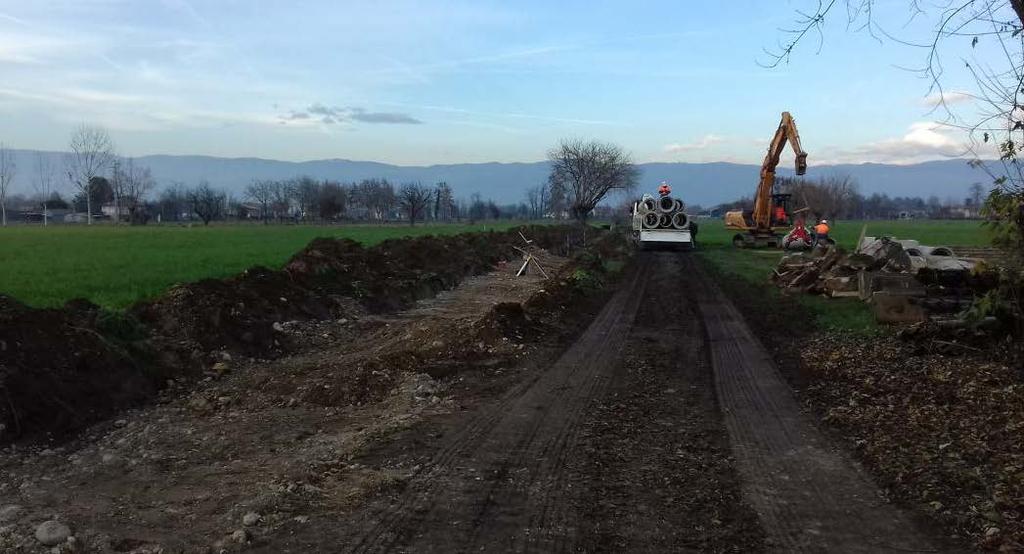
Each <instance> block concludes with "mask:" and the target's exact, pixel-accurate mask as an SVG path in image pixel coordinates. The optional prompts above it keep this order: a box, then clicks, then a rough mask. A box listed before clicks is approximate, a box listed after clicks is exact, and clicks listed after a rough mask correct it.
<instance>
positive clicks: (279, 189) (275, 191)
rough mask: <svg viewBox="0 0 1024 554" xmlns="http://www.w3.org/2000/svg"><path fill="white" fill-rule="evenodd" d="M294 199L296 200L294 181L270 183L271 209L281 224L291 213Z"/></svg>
mask: <svg viewBox="0 0 1024 554" xmlns="http://www.w3.org/2000/svg"><path fill="white" fill-rule="evenodd" d="M293 198H295V183H293V182H292V181H271V182H270V208H271V210H272V211H273V213H274V218H275V219H277V220H278V221H279V222H280V221H281V220H283V219H284V218H285V217H287V216H288V214H289V213H290V212H291V209H292V199H293Z"/></svg>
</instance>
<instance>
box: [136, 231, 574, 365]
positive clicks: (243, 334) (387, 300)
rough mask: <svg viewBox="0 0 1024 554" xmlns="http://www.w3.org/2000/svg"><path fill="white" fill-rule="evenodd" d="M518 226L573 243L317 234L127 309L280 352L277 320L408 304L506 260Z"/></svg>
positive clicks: (183, 331) (208, 345)
mask: <svg viewBox="0 0 1024 554" xmlns="http://www.w3.org/2000/svg"><path fill="white" fill-rule="evenodd" d="M520 231H521V232H523V233H524V234H526V235H527V236H529V237H531V239H532V240H535V242H536V243H538V244H541V245H544V244H547V245H554V246H559V247H563V248H571V247H572V246H573V245H574V244H576V242H577V241H576V240H575V239H573V238H572V234H573V231H572V230H571V229H570V228H566V227H545V226H538V227H529V228H523V229H522V230H514V231H508V232H502V233H496V232H490V233H465V234H460V235H454V236H447V237H435V236H425V237H417V238H410V239H392V240H387V241H384V242H382V243H380V244H378V245H376V246H374V247H372V248H364V247H363V246H362V245H360V244H359V243H356V242H354V241H351V240H348V239H330V238H318V239H314V240H313V241H312V242H310V243H309V245H307V246H306V247H305V248H304V249H302V250H301V251H300V252H298V253H297V254H295V256H293V257H292V258H291V259H290V260H289V261H288V263H286V264H285V267H284V269H282V270H279V271H275V270H270V269H267V268H262V267H256V268H252V269H250V270H248V271H246V272H244V273H242V274H241V275H238V276H236V277H232V278H230V279H226V280H214V279H208V280H204V281H199V282H196V283H190V284H186V285H180V286H177V287H174V288H173V289H171V290H170V291H168V293H167V294H166V295H164V296H163V297H161V298H159V299H157V300H155V301H152V302H148V303H143V304H140V305H138V306H136V307H135V308H133V309H132V313H133V314H134V315H135V316H137V317H138V318H139V319H140V320H141V321H143V322H145V323H146V324H147V325H149V326H150V327H152V328H153V329H154V331H155V332H156V333H157V334H159V335H161V336H165V337H171V338H173V339H174V340H176V341H177V342H179V343H181V344H182V345H183V346H186V345H187V347H188V348H192V349H199V350H202V351H213V350H228V351H234V352H240V353H243V354H245V355H248V356H253V357H266V356H273V355H275V354H279V353H280V352H282V351H283V350H285V349H286V348H287V345H286V344H284V343H283V341H284V340H285V339H284V337H283V336H282V335H281V334H280V333H279V332H277V331H276V330H275V329H276V327H277V326H279V325H280V324H281V323H282V322H286V321H293V320H310V319H330V318H339V317H344V316H345V315H346V313H347V309H349V308H350V307H351V301H353V300H354V301H356V302H358V303H359V304H360V305H361V306H362V307H363V308H365V309H368V310H369V311H371V312H377V313H382V312H393V311H397V310H401V309H405V308H408V307H409V306H411V305H412V304H414V303H415V302H416V301H417V300H421V299H424V298H430V297H433V296H435V295H436V294H437V293H438V292H440V291H443V290H447V289H451V288H453V287H455V286H456V285H458V283H459V282H460V281H461V280H462V279H464V278H465V277H467V276H469V275H474V274H479V273H484V272H486V271H489V270H491V269H492V268H493V267H494V266H495V264H497V263H498V262H499V261H501V260H508V259H511V258H513V257H515V256H516V254H517V253H516V250H515V248H514V246H516V245H521V244H522V238H521V237H520V236H519V232H520Z"/></svg>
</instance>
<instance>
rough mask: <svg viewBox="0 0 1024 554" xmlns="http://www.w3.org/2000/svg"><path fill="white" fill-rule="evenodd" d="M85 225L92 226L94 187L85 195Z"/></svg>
mask: <svg viewBox="0 0 1024 554" xmlns="http://www.w3.org/2000/svg"><path fill="white" fill-rule="evenodd" d="M85 224H86V225H92V187H91V186H90V187H89V190H87V191H86V193H85Z"/></svg>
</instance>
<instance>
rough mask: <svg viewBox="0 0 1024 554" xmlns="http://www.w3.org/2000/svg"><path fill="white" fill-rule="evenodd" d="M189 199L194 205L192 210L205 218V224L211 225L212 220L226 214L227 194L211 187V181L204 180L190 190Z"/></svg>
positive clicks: (201, 217)
mask: <svg viewBox="0 0 1024 554" xmlns="http://www.w3.org/2000/svg"><path fill="white" fill-rule="evenodd" d="M188 200H189V203H190V204H191V205H192V212H193V213H195V214H196V216H198V217H199V219H201V220H203V225H209V224H210V222H211V221H213V220H215V219H220V218H221V217H222V216H223V215H224V204H225V201H226V200H227V195H225V194H224V193H223V192H221V191H219V190H216V189H214V188H213V187H211V186H210V183H209V182H207V181H202V182H200V183H199V185H198V186H197V187H195V188H194V189H192V190H190V191H188Z"/></svg>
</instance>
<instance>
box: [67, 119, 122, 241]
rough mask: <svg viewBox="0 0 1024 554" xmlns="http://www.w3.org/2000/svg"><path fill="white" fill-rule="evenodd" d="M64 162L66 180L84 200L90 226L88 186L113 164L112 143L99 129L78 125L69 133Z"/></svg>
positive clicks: (90, 197) (90, 187)
mask: <svg viewBox="0 0 1024 554" xmlns="http://www.w3.org/2000/svg"><path fill="white" fill-rule="evenodd" d="M68 148H69V149H70V150H71V152H70V153H69V154H68V155H67V157H66V159H65V166H66V167H65V169H66V171H67V176H68V180H69V181H70V182H71V184H72V185H73V186H74V187H75V188H76V189H77V190H78V191H79V192H80V193H82V195H83V196H85V199H86V208H85V209H86V212H87V213H86V222H87V223H88V224H89V225H92V186H93V182H94V180H95V179H96V177H99V176H100V175H101V174H102V173H103V172H104V171H105V170H106V169H107V168H109V167H110V164H111V163H112V162H113V161H114V142H113V141H112V140H110V135H109V134H108V133H107V131H106V130H105V129H103V128H102V127H92V126H89V125H81V126H79V127H78V129H75V131H74V133H72V134H71V142H70V143H69V144H68Z"/></svg>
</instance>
